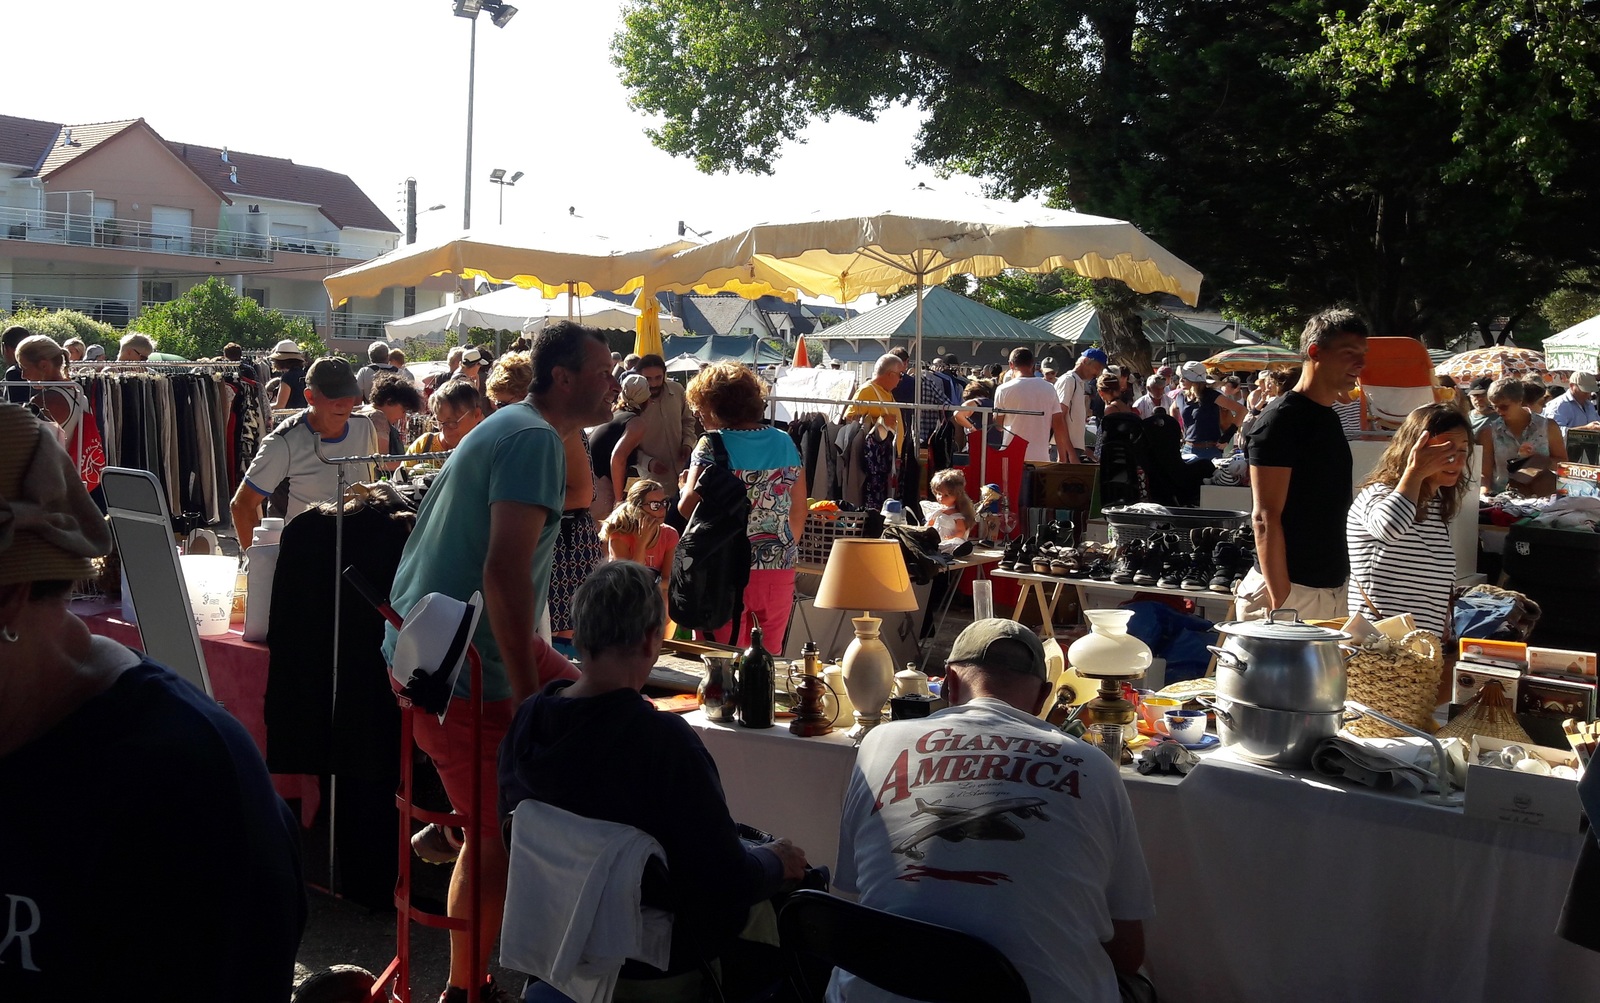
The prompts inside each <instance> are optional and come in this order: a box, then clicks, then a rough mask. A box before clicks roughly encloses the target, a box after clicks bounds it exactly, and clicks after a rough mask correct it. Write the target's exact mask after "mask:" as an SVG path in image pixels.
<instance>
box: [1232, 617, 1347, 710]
mask: <svg viewBox="0 0 1600 1003" xmlns="http://www.w3.org/2000/svg"><path fill="white" fill-rule="evenodd" d="M1217 630H1218V632H1220V633H1221V634H1223V635H1224V640H1223V643H1222V646H1221V647H1217V646H1215V645H1208V646H1207V647H1208V648H1209V650H1210V651H1211V653H1212V654H1214V655H1216V656H1217V696H1219V697H1223V698H1226V699H1229V700H1237V701H1240V702H1243V703H1245V704H1249V705H1251V706H1254V707H1260V708H1266V709H1272V710H1283V711H1295V712H1299V713H1334V712H1337V711H1341V710H1343V709H1344V700H1345V695H1346V688H1345V666H1344V663H1345V659H1346V658H1347V657H1348V656H1349V655H1352V654H1354V653H1355V652H1356V649H1355V648H1354V647H1351V646H1350V645H1347V644H1343V643H1341V642H1343V641H1348V640H1350V635H1349V634H1347V633H1345V632H1344V631H1341V630H1330V629H1328V628H1327V627H1316V626H1313V625H1311V624H1309V623H1304V622H1302V621H1301V620H1300V615H1299V613H1297V612H1296V611H1295V610H1292V609H1275V610H1272V611H1271V612H1270V613H1268V614H1267V618H1266V619H1265V620H1235V621H1230V622H1227V623H1219V624H1217ZM1330 734H1331V732H1330Z"/></svg>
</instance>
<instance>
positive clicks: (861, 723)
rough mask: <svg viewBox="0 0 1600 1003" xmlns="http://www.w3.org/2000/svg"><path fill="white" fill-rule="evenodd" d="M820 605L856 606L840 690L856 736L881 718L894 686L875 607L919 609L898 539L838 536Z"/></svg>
mask: <svg viewBox="0 0 1600 1003" xmlns="http://www.w3.org/2000/svg"><path fill="white" fill-rule="evenodd" d="M816 606H817V608H818V609H858V610H861V611H862V613H861V615H860V616H858V617H854V618H853V619H852V620H851V621H850V622H851V623H853V624H855V628H856V639H855V640H854V641H851V642H850V647H848V648H846V649H845V653H844V661H843V668H844V688H845V692H846V693H848V694H849V696H850V702H851V703H852V704H854V705H855V707H856V712H855V718H856V726H855V727H854V728H853V729H851V731H850V737H851V738H853V739H856V740H858V741H859V740H860V738H861V736H863V735H865V734H866V733H867V732H869V731H871V730H872V729H873V728H874V727H875V726H877V725H878V724H879V723H881V722H882V721H883V705H884V703H885V702H886V701H887V700H888V699H889V691H890V690H891V689H893V688H894V659H893V657H891V656H890V654H889V649H888V647H886V646H885V645H884V643H883V641H882V640H881V639H880V638H879V637H878V628H879V626H880V625H881V624H882V623H883V621H882V620H880V619H879V618H878V617H875V616H873V615H872V611H873V610H879V611H881V612H885V613H899V612H908V611H910V610H914V609H916V608H917V597H916V595H915V594H913V593H912V591H911V577H910V576H909V575H908V574H907V573H906V562H905V558H904V557H902V556H900V543H899V541H897V540H836V541H834V544H833V550H832V551H831V552H830V553H829V554H828V563H827V565H826V566H825V567H824V568H823V570H822V584H821V585H820V586H818V588H817V598H816Z"/></svg>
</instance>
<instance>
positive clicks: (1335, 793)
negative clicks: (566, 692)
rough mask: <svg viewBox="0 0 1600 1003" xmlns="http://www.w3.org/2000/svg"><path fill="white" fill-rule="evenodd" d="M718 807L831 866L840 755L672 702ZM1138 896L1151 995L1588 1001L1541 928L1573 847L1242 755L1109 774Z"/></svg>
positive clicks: (1548, 835) (1567, 951) (1580, 953)
mask: <svg viewBox="0 0 1600 1003" xmlns="http://www.w3.org/2000/svg"><path fill="white" fill-rule="evenodd" d="M688 720H689V722H690V724H692V725H694V726H695V728H696V729H697V730H698V731H699V733H700V736H701V738H702V739H703V740H704V741H705V743H706V748H707V749H708V750H710V752H711V755H712V757H713V758H714V759H715V760H716V761H717V768H718V770H719V771H720V772H721V774H722V784H723V788H724V790H725V791H726V793H727V797H728V806H729V808H730V809H731V810H732V812H733V816H734V818H736V819H738V820H739V821H741V822H746V823H748V824H750V825H754V826H756V827H758V828H761V829H765V830H767V831H769V832H772V833H774V834H775V835H780V836H787V837H789V838H790V839H792V840H793V841H794V842H795V843H796V844H797V845H798V846H800V847H801V848H802V849H804V850H805V851H806V855H807V858H808V859H809V860H810V861H811V862H812V863H813V864H826V865H828V866H829V867H832V866H834V864H835V859H834V858H835V857H836V856H837V854H838V825H839V806H840V804H841V801H842V798H843V795H844V789H845V784H846V783H847V782H848V780H849V778H850V771H851V769H852V768H853V766H854V763H855V751H854V749H853V748H852V746H851V743H850V741H849V740H848V739H846V738H845V737H844V735H843V734H842V732H835V733H834V734H832V735H829V736H826V737H823V738H814V739H812V738H796V737H795V736H793V735H791V734H790V733H789V731H788V729H787V728H784V727H781V726H780V727H777V728H773V729H769V730H760V731H752V730H749V729H745V728H740V727H739V726H737V725H716V724H711V723H709V722H707V721H706V720H705V719H704V717H703V716H702V715H701V714H700V713H699V712H696V713H694V714H690V715H688ZM1123 777H1124V780H1125V781H1126V783H1127V786H1128V794H1129V798H1130V800H1131V801H1132V803H1133V810H1134V815H1135V817H1136V818H1137V820H1138V826H1139V838H1140V842H1141V843H1142V844H1143V846H1144V851H1145V859H1146V860H1147V861H1148V863H1149V867H1150V872H1151V877H1152V879H1153V882H1154V885H1155V891H1156V913H1157V915H1156V918H1155V919H1154V920H1152V921H1151V922H1150V923H1148V924H1146V928H1145V932H1146V938H1147V941H1148V950H1147V955H1146V957H1147V965H1148V969H1149V972H1150V975H1151V977H1152V979H1153V980H1154V981H1155V984H1156V987H1157V989H1158V990H1159V991H1160V993H1161V998H1162V1000H1163V1001H1167V1003H1217V1001H1228V1003H1235V1001H1237V1003H1252V1001H1262V1003H1282V1001H1286V1000H1295V1001H1323V1000H1327V1001H1346V1000H1348V1001H1352V1003H1355V1001H1360V1003H1375V1001H1387V1000H1394V1001H1428V1000H1441V1001H1449V1003H1467V1001H1473V1000H1481V1001H1484V1003H1501V1001H1515V1003H1521V1001H1535V1000H1539V1001H1542V1000H1574V1001H1576V1000H1589V999H1600V989H1597V987H1600V954H1595V953H1592V952H1589V951H1586V950H1584V949H1582V948H1579V947H1576V946H1574V945H1572V944H1568V943H1567V942H1566V941H1563V940H1560V939H1559V938H1557V937H1556V936H1555V935H1554V934H1553V933H1552V931H1553V930H1554V928H1555V923H1556V917H1557V915H1558V914H1559V912H1560V909H1561V901H1562V898H1563V896H1564V895H1565V892H1566V886H1567V879H1568V877H1569V876H1570V874H1571V871H1572V863H1573V861H1574V860H1576V859H1577V852H1578V847H1579V845H1580V840H1581V839H1582V838H1583V837H1581V836H1579V835H1577V834H1575V833H1571V834H1569V833H1558V832H1548V831H1543V830H1538V829H1523V828H1518V827H1515V826H1511V825H1507V824H1504V823H1500V822H1490V821H1484V820H1480V819H1474V818H1467V817H1465V816H1464V815H1463V814H1462V813H1461V812H1460V810H1459V809H1444V808H1437V807H1434V806H1432V805H1429V804H1426V803H1423V802H1420V801H1417V800H1415V799H1412V798H1408V797H1402V796H1397V795H1388V794H1379V793H1375V792H1372V791H1368V790H1365V789H1359V788H1358V789H1347V788H1345V787H1342V786H1340V785H1338V784H1335V783H1334V782H1331V781H1327V782H1325V781H1323V780H1321V779H1318V778H1315V777H1309V778H1308V777H1300V776H1296V775H1293V774H1286V773H1281V772H1279V771H1275V770H1270V769H1265V768H1261V767H1256V766H1251V765H1249V764H1246V763H1242V762H1239V761H1237V760H1232V759H1231V757H1229V756H1228V755H1227V754H1226V753H1218V754H1214V755H1211V756H1209V757H1207V758H1206V760H1205V762H1203V763H1202V764H1201V766H1200V767H1199V768H1197V769H1196V770H1195V771H1194V772H1193V773H1191V774H1190V775H1189V776H1188V777H1186V778H1183V780H1182V781H1181V782H1178V781H1177V780H1176V779H1174V778H1166V777H1141V776H1139V775H1138V774H1137V773H1135V772H1133V771H1132V770H1124V771H1123Z"/></svg>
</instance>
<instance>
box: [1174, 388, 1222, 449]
mask: <svg viewBox="0 0 1600 1003" xmlns="http://www.w3.org/2000/svg"><path fill="white" fill-rule="evenodd" d="M1221 396H1222V395H1221V394H1220V393H1218V392H1217V391H1215V390H1213V389H1211V388H1210V387H1201V388H1200V399H1199V400H1190V399H1189V396H1188V395H1187V394H1185V395H1183V396H1182V397H1180V398H1178V400H1179V401H1180V402H1181V404H1180V407H1181V408H1182V409H1183V441H1184V442H1221V441H1222V428H1221V426H1220V417H1219V416H1220V415H1221V413H1222V409H1221V408H1219V407H1217V398H1218V397H1221Z"/></svg>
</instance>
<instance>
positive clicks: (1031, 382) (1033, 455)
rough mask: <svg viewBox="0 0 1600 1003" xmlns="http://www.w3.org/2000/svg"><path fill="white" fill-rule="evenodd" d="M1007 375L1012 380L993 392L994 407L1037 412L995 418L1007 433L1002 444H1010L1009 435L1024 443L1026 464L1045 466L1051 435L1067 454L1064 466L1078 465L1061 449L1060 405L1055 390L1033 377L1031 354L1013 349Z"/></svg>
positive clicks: (1074, 457)
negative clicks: (1026, 447)
mask: <svg viewBox="0 0 1600 1003" xmlns="http://www.w3.org/2000/svg"><path fill="white" fill-rule="evenodd" d="M1011 372H1012V374H1013V376H1014V377H1015V378H1014V379H1010V380H1007V381H1006V382H1005V383H1002V384H1000V387H999V389H997V390H995V392H994V406H995V407H996V408H999V409H1001V410H1004V409H1005V408H1015V409H1016V410H1018V411H1037V412H1039V413H1038V414H997V415H995V419H994V421H995V424H996V425H999V426H1001V427H1003V428H1004V429H1005V430H1006V432H1007V435H1008V438H1007V439H1006V445H1008V446H1009V445H1010V444H1011V439H1010V438H1009V437H1010V436H1015V437H1017V438H1020V439H1022V440H1023V441H1025V442H1026V443H1027V444H1028V452H1027V454H1026V457H1025V458H1026V459H1027V460H1028V461H1029V462H1030V463H1048V462H1049V460H1050V436H1051V435H1052V434H1054V435H1055V439H1056V445H1057V446H1058V447H1062V448H1061V451H1062V452H1065V453H1067V454H1068V455H1067V456H1065V457H1063V458H1062V459H1063V460H1065V461H1066V462H1068V463H1076V462H1078V457H1077V454H1075V453H1074V452H1073V451H1072V450H1070V449H1066V448H1065V447H1064V444H1065V443H1066V441H1067V427H1066V425H1065V423H1064V422H1063V421H1062V418H1061V402H1060V401H1058V400H1057V399H1056V392H1055V389H1054V388H1052V387H1051V386H1050V383H1049V381H1048V380H1045V379H1043V378H1041V377H1039V376H1036V375H1034V371H1033V352H1032V351H1030V350H1029V349H1026V348H1013V349H1012V350H1011Z"/></svg>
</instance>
